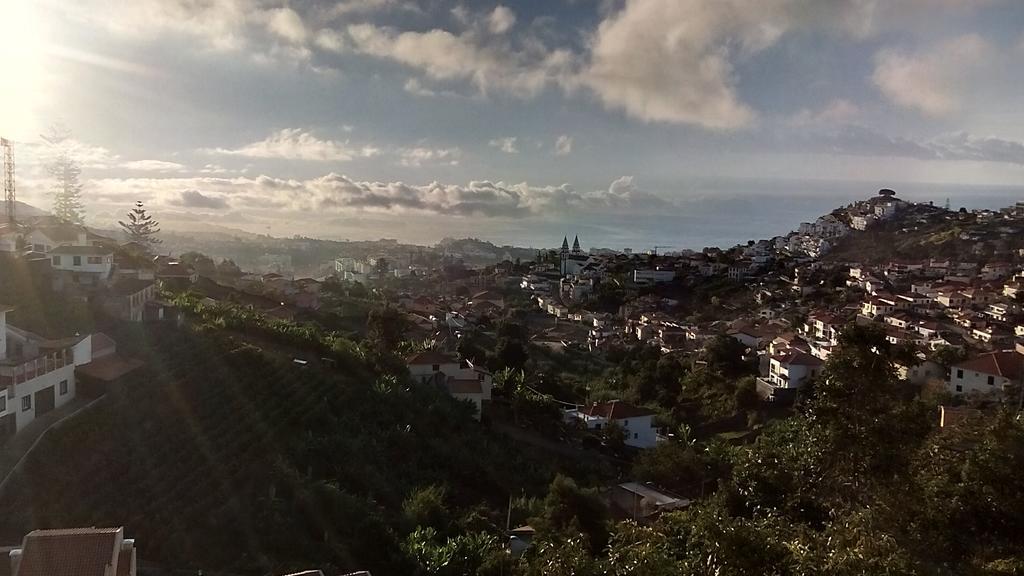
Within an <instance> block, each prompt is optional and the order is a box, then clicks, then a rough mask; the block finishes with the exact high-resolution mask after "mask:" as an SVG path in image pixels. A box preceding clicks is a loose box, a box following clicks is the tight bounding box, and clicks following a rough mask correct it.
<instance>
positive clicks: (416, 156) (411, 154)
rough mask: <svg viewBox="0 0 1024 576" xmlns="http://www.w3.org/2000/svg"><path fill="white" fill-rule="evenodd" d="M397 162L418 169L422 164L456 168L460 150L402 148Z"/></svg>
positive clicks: (421, 147) (460, 153)
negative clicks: (444, 165) (445, 165)
mask: <svg viewBox="0 0 1024 576" xmlns="http://www.w3.org/2000/svg"><path fill="white" fill-rule="evenodd" d="M398 155H399V158H400V160H399V162H400V163H401V165H402V166H409V167H412V168H419V167H420V166H423V165H424V164H435V163H438V164H447V165H449V166H457V165H458V164H459V158H460V157H461V156H462V150H461V149H459V148H427V147H423V146H417V147H415V148H403V149H401V150H399V152H398Z"/></svg>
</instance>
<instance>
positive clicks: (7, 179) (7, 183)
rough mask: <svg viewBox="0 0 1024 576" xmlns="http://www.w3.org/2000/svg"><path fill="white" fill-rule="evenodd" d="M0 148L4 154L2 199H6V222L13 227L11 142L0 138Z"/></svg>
mask: <svg viewBox="0 0 1024 576" xmlns="http://www.w3.org/2000/svg"><path fill="white" fill-rule="evenodd" d="M0 148H3V153H4V197H5V198H6V199H7V222H9V223H10V225H11V226H12V227H13V226H14V224H15V219H14V207H15V200H16V197H15V195H14V151H13V149H12V147H11V141H10V140H8V139H6V138H0Z"/></svg>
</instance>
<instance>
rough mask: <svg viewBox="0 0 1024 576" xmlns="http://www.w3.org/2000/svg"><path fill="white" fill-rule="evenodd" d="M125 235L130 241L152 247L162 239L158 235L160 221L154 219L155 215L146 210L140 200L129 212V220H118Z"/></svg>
mask: <svg viewBox="0 0 1024 576" xmlns="http://www.w3.org/2000/svg"><path fill="white" fill-rule="evenodd" d="M117 223H118V224H119V225H120V226H121V230H123V231H124V233H125V236H127V237H128V241H129V242H136V243H138V244H140V245H142V246H145V247H147V248H149V249H152V248H153V247H154V246H156V245H157V244H160V240H159V239H158V238H157V237H156V235H157V234H158V233H159V232H160V223H159V222H157V221H156V220H153V217H152V216H150V215H149V214H148V213H147V212H146V207H145V206H144V205H143V204H142V201H141V200H139V201H137V202H135V207H134V208H132V209H131V211H129V212H128V221H127V222H125V221H123V220H118V221H117Z"/></svg>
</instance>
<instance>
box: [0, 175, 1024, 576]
mask: <svg viewBox="0 0 1024 576" xmlns="http://www.w3.org/2000/svg"><path fill="white" fill-rule="evenodd" d="M117 236H119V235H118V234H109V235H108V234H103V233H100V232H98V231H95V230H93V229H90V228H88V227H86V226H83V225H80V224H73V223H69V222H64V221H60V220H59V219H56V218H54V217H52V216H48V215H45V214H42V215H36V216H31V217H24V218H22V219H20V220H19V221H18V222H17V223H12V222H7V223H5V224H4V225H3V227H2V228H0V248H2V252H0V265H2V266H3V271H4V276H3V277H0V280H2V282H0V288H2V290H3V292H2V293H3V294H4V298H5V299H6V300H7V303H4V304H2V305H0V383H2V384H3V386H4V387H5V389H6V393H5V394H3V395H2V396H0V430H2V434H3V442H4V444H3V445H2V446H0V449H2V450H3V451H4V452H6V454H0V465H2V466H3V468H2V469H0V472H3V474H4V477H3V478H0V499H2V498H3V493H4V490H5V486H6V484H7V483H8V481H9V480H11V479H12V478H13V480H11V481H13V482H17V479H18V477H19V474H24V473H25V471H24V469H23V466H25V464H24V462H25V460H26V459H30V458H41V457H45V453H43V454H44V455H42V456H41V455H40V451H44V450H46V448H45V445H44V447H39V448H37V447H36V445H37V444H38V441H37V439H39V438H45V437H46V435H47V434H50V433H51V429H58V428H59V427H60V425H66V423H68V422H74V421H76V420H83V419H87V418H88V414H89V412H90V410H96V409H94V408H93V407H94V406H95V405H97V403H104V402H106V403H110V402H115V400H114V398H116V397H118V396H119V395H121V394H123V392H121V390H124V389H125V387H129V388H130V387H132V386H137V385H139V384H133V382H135V381H137V380H138V379H140V378H142V379H144V378H147V376H145V374H149V373H150V372H149V371H150V370H152V369H153V368H156V367H158V365H156V364H153V363H154V362H161V361H160V360H159V359H158V356H159V354H162V353H164V352H163V351H161V350H160V349H159V348H157V349H148V350H147V349H145V348H139V339H149V338H154V337H155V336H152V335H151V334H162V333H163V332H166V331H167V330H170V331H171V333H177V332H175V331H181V330H183V329H184V330H197V331H198V332H199V333H202V332H204V331H205V332H210V331H212V332H214V333H217V334H220V335H222V336H227V337H228V338H229V340H230V342H231V344H230V347H234V348H236V349H239V350H253V351H255V353H258V354H263V355H264V356H265V357H272V358H275V359H276V361H278V362H280V364H278V366H279V367H278V368H277V369H278V370H286V371H289V372H290V373H291V374H290V376H289V377H290V378H295V379H296V381H297V382H301V381H302V378H303V377H304V376H303V375H304V374H313V372H312V371H314V370H316V371H320V370H323V371H326V372H327V373H329V372H331V371H332V370H336V369H337V368H336V367H337V366H338V363H339V362H342V363H343V362H345V361H346V360H344V358H346V357H347V356H345V354H347V352H346V353H343V352H342V351H343V350H344V349H345V348H344V347H346V346H351V344H345V343H344V342H349V341H351V342H359V343H360V344H358V346H359V347H360V349H361V350H363V351H362V352H360V354H364V355H365V354H370V353H373V354H380V358H382V360H378V361H379V362H385V360H383V359H384V358H393V359H396V360H398V361H399V362H401V363H402V364H403V365H404V366H401V367H399V368H397V369H396V368H394V367H391V366H390V365H389V367H387V368H386V369H383V368H382V370H384V371H385V373H387V374H391V375H397V376H389V377H395V378H397V379H398V380H397V381H400V382H402V384H403V385H404V386H411V387H412V388H417V389H421V390H424V391H437V392H440V393H442V394H444V395H446V396H448V397H450V398H451V399H453V400H454V401H455V403H456V404H457V405H460V406H465V410H466V414H468V416H469V417H470V418H471V419H472V420H473V421H475V422H476V423H477V424H476V426H478V427H479V428H477V429H476V430H477V431H476V432H472V434H474V435H480V436H481V437H483V436H486V435H489V434H497V435H499V436H500V437H501V438H503V439H504V440H503V441H508V442H511V443H512V444H514V445H516V446H517V447H519V448H522V449H530V450H537V451H539V452H540V453H542V454H545V455H546V456H545V457H546V458H547V457H552V458H561V459H568V460H569V461H573V462H577V463H578V464H579V465H583V466H598V467H601V468H602V469H603V470H604V471H603V472H602V473H601V474H600V475H599V476H600V478H601V482H602V486H601V490H600V494H601V502H603V504H602V506H605V507H607V510H609V514H611V517H613V518H615V519H617V520H619V521H632V522H638V523H640V524H644V525H648V524H651V523H654V522H656V521H657V519H658V518H659V517H661V515H663V514H670V513H671V512H674V511H681V510H686V509H687V508H689V507H690V506H692V505H693V503H694V502H697V501H699V500H700V498H701V495H702V494H703V493H704V491H705V490H706V488H707V487H706V484H707V482H708V479H707V478H706V477H704V476H702V475H697V476H686V475H682V476H680V475H675V474H670V475H665V474H663V473H659V472H657V469H656V468H652V466H654V465H653V464H651V462H652V461H653V459H654V458H656V456H645V453H647V454H651V455H655V454H657V455H661V456H657V457H658V458H666V457H667V456H664V454H674V453H673V452H672V451H674V450H680V449H686V450H689V449H690V448H686V447H692V446H693V445H694V443H695V442H704V443H713V442H721V443H724V444H726V445H729V446H753V445H756V444H752V443H755V442H756V440H757V438H758V436H759V435H761V434H762V433H763V432H764V431H765V430H767V429H769V427H770V425H771V424H772V423H773V422H781V421H784V420H785V419H787V418H790V417H792V416H793V415H794V414H798V413H799V411H800V409H801V406H802V405H803V404H804V403H806V402H808V401H809V400H808V399H809V398H812V397H813V394H814V390H815V389H816V388H817V387H819V386H821V385H823V384H827V383H828V382H829V378H831V376H830V375H829V366H830V365H831V364H830V359H834V358H836V357H841V356H843V354H844V353H846V352H848V350H846V349H845V348H844V346H848V344H846V342H848V341H849V340H848V338H851V337H862V338H863V337H869V336H864V335H865V334H867V335H870V334H874V335H877V337H878V338H879V340H878V342H879V343H880V344H881V343H884V344H885V346H886V347H887V352H886V354H887V357H889V358H891V362H892V367H893V369H894V371H895V377H896V378H897V379H898V380H899V382H900V383H901V384H900V386H902V387H905V390H906V391H907V392H908V393H912V394H914V395H915V396H917V397H919V398H922V399H927V402H929V403H930V405H932V406H934V412H933V413H932V414H931V415H930V416H929V418H931V419H932V420H933V421H934V424H933V425H934V426H937V427H939V428H940V429H941V428H945V427H955V426H958V425H962V424H961V423H962V422H964V421H966V420H969V419H971V418H975V417H978V416H980V415H984V414H993V413H995V412H997V411H999V410H1002V409H1004V408H1005V407H1007V406H1009V407H1011V409H1013V410H1014V411H1015V412H1019V410H1020V405H1021V399H1022V398H1024V384H1022V378H1024V314H1022V310H1021V299H1022V294H1024V241H1022V238H1024V203H1018V204H1016V205H1015V206H1012V207H1009V208H1006V209H1004V210H1001V211H986V210H979V211H967V210H961V211H951V210H948V209H946V208H940V207H937V206H935V205H933V204H932V203H911V202H905V201H903V200H901V199H899V198H898V196H897V195H896V193H895V192H894V191H892V190H889V189H883V190H881V191H880V192H879V193H878V194H877V195H875V196H871V197H870V198H868V199H866V200H863V201H858V202H854V203H852V204H850V205H848V206H846V207H843V208H839V209H837V210H835V211H833V212H831V213H829V214H826V215H824V216H822V217H821V218H819V219H817V220H816V221H814V222H808V223H802V224H800V225H799V228H798V230H796V231H793V232H791V233H789V234H786V235H784V236H778V237H775V238H770V239H761V240H751V241H749V242H748V243H746V244H744V245H737V246H733V247H729V248H716V247H708V248H704V249H703V250H700V251H697V250H680V251H673V252H663V253H657V252H656V251H653V250H652V251H650V252H645V253H636V252H632V251H630V250H622V251H616V250H609V249H589V250H588V249H586V248H585V247H584V246H585V244H584V242H585V239H581V238H580V237H578V236H575V235H571V236H570V235H569V234H566V235H565V236H564V238H563V239H562V241H561V242H560V243H559V244H556V246H557V247H556V248H554V249H543V250H534V251H528V252H527V251H524V250H521V249H516V250H517V251H518V252H519V253H521V254H525V253H530V254H532V255H533V257H532V258H531V259H529V260H524V259H522V258H511V257H510V256H511V251H510V250H505V251H504V253H502V254H493V253H491V254H490V255H489V256H488V257H489V258H490V261H489V262H488V263H486V264H481V263H479V262H477V263H475V264H467V262H466V259H464V258H462V257H461V256H460V255H459V254H457V253H456V251H455V250H454V249H453V248H452V246H456V245H459V243H458V242H446V243H445V245H444V246H436V247H415V248H413V249H411V250H406V248H403V250H406V251H407V252H408V253H409V256H408V258H402V257H400V256H399V255H398V254H397V253H396V251H395V245H394V244H393V243H391V242H389V241H382V242H381V243H379V244H378V245H377V246H376V247H374V245H372V244H368V245H366V246H364V247H363V249H362V254H361V255H345V254H341V255H338V256H336V257H334V258H332V259H330V260H326V261H324V262H322V263H321V265H320V266H318V267H317V268H318V269H319V270H322V271H324V272H325V273H324V274H322V275H318V276H316V277H296V276H294V275H291V274H286V273H281V272H247V271H244V270H242V269H241V268H240V267H239V266H238V265H237V264H235V263H234V262H233V261H231V260H228V259H222V260H221V261H220V262H217V261H216V260H215V259H214V258H211V257H209V256H207V255H204V254H201V253H198V252H187V253H182V254H176V255H172V254H168V253H167V251H163V250H161V249H160V247H159V244H158V243H156V242H147V241H146V239H147V238H146V237H145V236H143V237H141V239H140V238H135V239H131V238H129V237H121V238H118V237H117ZM120 236H123V235H120ZM570 237H572V241H570ZM865 242H870V243H879V242H882V243H885V244H886V245H889V246H894V247H895V250H894V251H893V252H892V253H891V255H890V253H887V252H886V251H883V250H876V251H870V250H863V249H861V248H859V246H862V245H864V243H865ZM462 245H464V246H465V245H466V244H465V243H463V244H462ZM469 245H475V246H478V245H479V244H478V241H473V242H471V243H470V244H469ZM851 246H852V247H851ZM472 257H473V258H481V257H482V256H481V254H480V253H479V252H474V253H473V255H472ZM25 287H29V289H30V290H31V291H32V292H31V296H30V297H27V296H26V292H25ZM140 330H141V332H140ZM168 337H169V336H160V337H159V338H168ZM178 337H180V336H174V338H178ZM338 346H342V348H338ZM125 348H127V349H128V351H125ZM877 353H880V352H877ZM164 361H166V359H165V360H164ZM261 361H263V360H261ZM396 370H397V371H396ZM378 385H380V384H378ZM268 393H269V392H268ZM430 393H433V392H430ZM460 409H461V408H460ZM672 457H673V458H675V457H679V456H678V455H676V456H672ZM527 520H528V518H524V519H523V524H522V525H520V526H518V527H514V526H511V525H509V526H507V527H506V530H505V533H504V535H505V537H507V542H505V543H504V544H502V547H503V549H507V550H509V551H510V552H511V553H512V554H513V555H515V557H519V556H522V555H523V554H527V555H528V554H530V553H531V552H530V550H531V544H530V543H531V541H532V539H533V538H534V537H535V535H536V529H535V528H534V527H532V526H531V525H529V524H527V523H526V521H527ZM47 547H56V548H60V549H62V550H64V551H66V553H67V554H69V555H71V556H74V555H76V554H80V555H89V556H90V557H95V558H101V557H102V561H97V563H96V564H95V566H93V567H91V568H89V569H88V570H86V571H84V572H81V573H83V574H85V573H90V574H92V573H95V574H97V575H99V574H105V575H106V574H114V573H116V574H126V575H134V574H136V573H137V572H136V570H137V568H136V566H137V563H138V560H137V559H136V555H137V553H138V546H137V545H136V544H135V541H134V540H132V539H129V538H126V537H125V529H124V528H121V527H115V528H88V529H78V528H74V529H72V528H68V529H62V530H34V531H32V532H29V533H28V534H27V535H26V536H24V541H23V542H22V544H21V546H20V547H17V546H12V547H11V548H10V558H11V566H12V571H11V573H12V574H15V575H18V574H22V575H24V574H36V573H44V572H38V571H37V569H35V568H31V566H34V565H36V564H37V563H38V562H40V560H38V557H39V554H40V552H39V550H41V549H43V550H49V549H50V548H47ZM156 549H157V548H145V547H144V548H142V550H143V552H146V551H149V550H156ZM69 557H70V556H69ZM108 557H109V558H108ZM164 559H166V558H164Z"/></svg>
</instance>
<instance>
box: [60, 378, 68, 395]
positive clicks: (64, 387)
mask: <svg viewBox="0 0 1024 576" xmlns="http://www.w3.org/2000/svg"><path fill="white" fill-rule="evenodd" d="M67 393H68V381H67V380H61V381H60V395H61V396H63V395H65V394H67Z"/></svg>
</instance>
